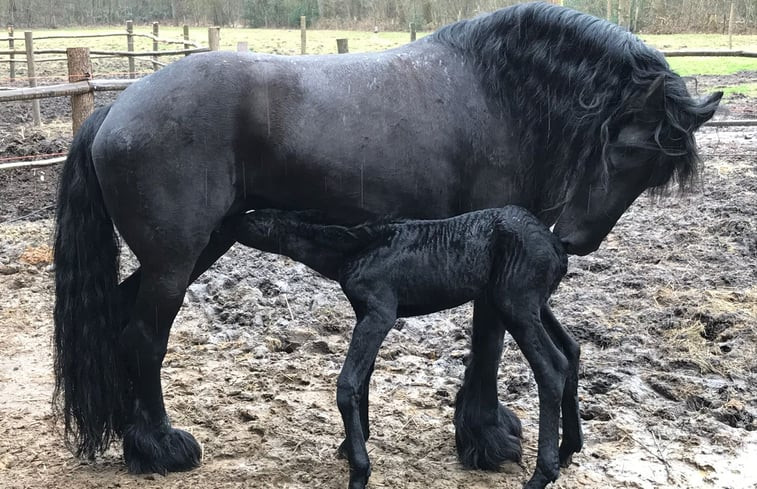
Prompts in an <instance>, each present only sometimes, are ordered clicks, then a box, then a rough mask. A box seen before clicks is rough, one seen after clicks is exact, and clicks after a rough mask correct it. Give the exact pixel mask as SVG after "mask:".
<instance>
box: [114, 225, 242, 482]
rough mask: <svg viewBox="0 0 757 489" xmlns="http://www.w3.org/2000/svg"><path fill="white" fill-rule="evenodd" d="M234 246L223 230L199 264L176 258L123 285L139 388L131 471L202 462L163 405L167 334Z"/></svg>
mask: <svg viewBox="0 0 757 489" xmlns="http://www.w3.org/2000/svg"><path fill="white" fill-rule="evenodd" d="M233 243H234V238H233V236H231V235H230V234H228V233H224V232H223V231H218V232H214V233H213V234H212V235H211V237H210V240H209V241H208V244H207V245H206V246H205V247H204V249H203V250H202V251H201V252H200V253H199V257H198V258H197V259H196V260H194V259H192V258H191V256H192V253H188V254H186V255H183V256H185V257H187V258H186V259H176V258H172V259H171V260H170V261H168V260H167V261H165V262H163V263H161V264H159V265H155V264H150V263H148V264H147V265H143V266H141V267H140V268H139V269H138V270H137V271H135V272H134V273H133V274H132V275H131V276H129V277H128V278H127V279H126V280H124V281H123V282H122V283H121V284H120V286H119V289H120V295H121V300H122V301H123V303H124V305H126V306H127V309H126V310H130V311H131V315H130V319H129V322H128V324H127V326H126V328H125V329H124V331H123V332H122V334H121V343H122V349H123V352H124V358H125V360H126V362H127V370H128V373H129V376H130V377H131V380H132V383H133V385H134V392H133V397H134V402H133V417H132V419H131V420H129V424H128V425H127V428H126V431H125V433H124V435H123V440H124V459H125V461H126V464H127V466H128V468H129V471H130V472H133V473H150V472H158V473H165V472H175V471H181V470H188V469H191V468H194V467H196V466H198V465H199V463H200V456H201V450H200V446H199V445H198V443H197V442H196V441H195V439H194V438H193V437H192V435H190V434H189V433H187V432H185V431H182V430H178V429H174V428H172V427H171V425H170V422H169V421H168V417H167V415H166V412H165V407H164V405H163V395H162V389H161V383H160V369H161V364H162V361H163V356H164V355H165V352H166V345H167V342H168V334H169V331H170V328H171V324H172V323H173V320H174V318H175V316H176V313H177V312H178V310H179V307H180V306H181V303H182V300H183V298H184V293H185V291H186V288H187V286H188V285H189V284H190V283H192V282H193V281H194V280H195V279H196V278H197V277H199V276H200V275H201V274H202V273H203V272H205V270H207V269H208V268H209V267H210V266H211V265H212V264H213V263H214V262H215V261H216V260H217V259H218V258H219V257H220V256H221V255H223V254H224V253H225V252H226V251H227V250H228V249H229V248H230V247H231V245H232V244H233Z"/></svg>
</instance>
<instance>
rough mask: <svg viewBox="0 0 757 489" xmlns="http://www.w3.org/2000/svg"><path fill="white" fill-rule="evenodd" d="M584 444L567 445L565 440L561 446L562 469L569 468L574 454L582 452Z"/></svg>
mask: <svg viewBox="0 0 757 489" xmlns="http://www.w3.org/2000/svg"><path fill="white" fill-rule="evenodd" d="M582 445H583V443H581V444H579V445H577V446H574V445H573V444H571V443H566V442H565V440H563V442H562V444H561V445H560V467H567V466H569V465H570V464H571V463H572V462H573V454H574V453H578V452H580V451H581V448H582Z"/></svg>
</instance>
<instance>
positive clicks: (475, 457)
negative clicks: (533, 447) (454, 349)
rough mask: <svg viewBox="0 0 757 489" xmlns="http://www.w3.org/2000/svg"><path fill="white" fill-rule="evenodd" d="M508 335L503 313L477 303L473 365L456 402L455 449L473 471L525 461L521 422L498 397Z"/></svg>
mask: <svg viewBox="0 0 757 489" xmlns="http://www.w3.org/2000/svg"><path fill="white" fill-rule="evenodd" d="M504 334H505V325H504V323H503V322H502V319H501V317H500V314H499V312H498V311H497V310H496V309H495V308H494V307H493V306H492V304H491V303H490V302H489V300H488V299H487V298H482V299H478V300H476V302H475V303H474V306H473V332H472V335H471V356H470V363H469V364H468V368H467V369H466V370H465V379H464V381H463V386H462V387H461V388H460V391H459V392H458V393H457V399H456V401H455V444H456V446H457V453H458V457H459V458H460V461H461V463H462V464H463V465H464V466H465V467H468V468H476V469H484V470H495V469H497V468H498V467H499V466H500V465H501V464H502V463H503V462H505V461H508V460H509V461H520V457H521V447H520V436H521V426H520V421H519V420H518V418H517V416H515V413H513V412H512V411H510V410H509V409H508V408H506V407H505V406H504V405H502V404H501V403H500V402H499V398H498V395H497V371H498V369H499V362H500V358H501V356H502V346H503V340H504Z"/></svg>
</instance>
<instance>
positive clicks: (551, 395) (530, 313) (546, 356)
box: [503, 297, 569, 489]
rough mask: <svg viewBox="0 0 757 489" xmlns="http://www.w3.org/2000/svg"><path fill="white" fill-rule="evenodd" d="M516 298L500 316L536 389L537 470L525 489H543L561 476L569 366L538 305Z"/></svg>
mask: <svg viewBox="0 0 757 489" xmlns="http://www.w3.org/2000/svg"><path fill="white" fill-rule="evenodd" d="M518 299H519V298H515V300H513V298H510V299H509V303H508V304H506V305H505V307H503V315H504V316H505V317H507V319H508V320H509V321H508V331H509V332H510V334H512V336H513V338H515V342H516V343H517V344H518V347H519V348H520V350H521V352H522V353H523V355H524V356H525V357H526V360H528V363H529V365H530V366H531V370H533V372H534V378H535V379H536V385H537V387H538V390H539V449H538V452H537V456H536V470H535V471H534V475H533V476H532V477H531V479H530V480H529V481H528V483H526V485H525V488H526V489H543V488H544V487H545V486H546V485H547V484H549V483H550V482H554V481H555V480H556V479H557V477H558V475H559V474H560V462H559V455H558V451H559V450H558V443H559V439H560V433H559V425H560V403H561V400H562V396H563V389H564V388H565V381H566V379H567V377H568V368H569V365H568V360H567V359H566V358H565V355H563V354H562V352H561V351H560V350H559V349H558V348H557V346H555V344H554V343H553V342H552V339H551V338H550V337H549V334H547V331H546V330H545V329H544V326H543V325H542V322H541V317H540V316H541V314H540V308H539V306H538V305H534V302H535V301H533V300H529V298H527V297H526V298H524V299H525V300H518Z"/></svg>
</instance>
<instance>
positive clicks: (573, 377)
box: [541, 305, 584, 467]
mask: <svg viewBox="0 0 757 489" xmlns="http://www.w3.org/2000/svg"><path fill="white" fill-rule="evenodd" d="M541 320H542V323H543V324H544V327H545V328H546V329H547V333H549V336H550V337H551V338H552V341H553V342H554V343H555V345H557V347H558V348H560V351H562V353H563V355H565V358H566V359H567V360H568V378H567V379H566V381H565V390H564V391H563V395H562V443H560V465H562V466H563V467H567V466H568V465H570V462H571V459H572V458H573V454H574V453H578V452H580V451H581V449H582V448H583V444H584V438H583V432H582V430H581V413H580V410H579V407H578V362H579V357H580V355H581V348H580V346H579V345H578V343H577V342H576V340H574V339H573V337H572V336H571V335H570V333H568V331H567V330H566V329H565V328H564V327H563V326H562V325H561V324H560V322H559V321H558V320H557V318H555V316H554V314H553V313H552V310H551V309H550V307H549V306H548V305H544V306H543V307H542V310H541Z"/></svg>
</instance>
